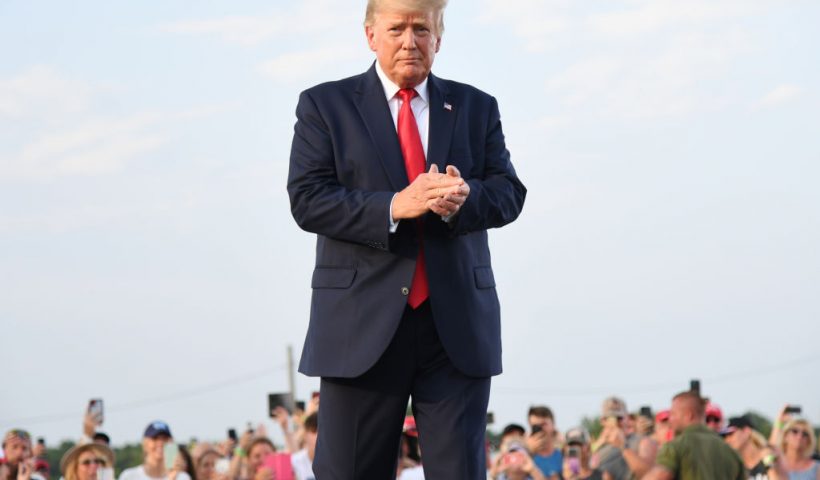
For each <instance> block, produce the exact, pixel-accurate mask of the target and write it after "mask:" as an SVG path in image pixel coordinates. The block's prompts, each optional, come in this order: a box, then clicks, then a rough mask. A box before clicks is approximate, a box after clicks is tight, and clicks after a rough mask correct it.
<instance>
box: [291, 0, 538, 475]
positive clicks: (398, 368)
mask: <svg viewBox="0 0 820 480" xmlns="http://www.w3.org/2000/svg"><path fill="white" fill-rule="evenodd" d="M446 3H447V2H446V0H369V2H368V6H367V12H366V18H365V34H366V36H367V42H368V44H369V46H370V48H371V50H373V51H374V52H375V54H376V62H375V63H374V64H373V66H372V67H371V68H370V69H369V70H368V71H367V72H365V73H364V74H361V75H357V76H354V77H350V78H347V79H344V80H339V81H335V82H328V83H324V84H321V85H318V86H315V87H313V88H311V89H308V90H306V91H305V92H303V93H302V94H301V96H300V98H299V104H298V106H297V107H296V116H297V122H296V126H295V127H294V137H293V146H292V150H291V157H290V172H289V175H288V193H289V195H290V202H291V211H292V213H293V217H294V218H295V220H296V222H297V223H298V224H299V226H300V227H301V228H303V229H304V230H306V231H309V232H313V233H316V234H317V244H316V264H315V269H314V271H313V279H312V288H313V297H312V301H311V315H310V324H309V327H308V332H307V338H306V340H305V345H304V348H303V351H302V359H301V362H300V366H299V370H300V371H301V372H302V373H304V374H306V375H310V376H320V377H321V398H322V406H321V408H320V409H319V423H320V424H321V425H322V428H321V430H320V432H319V439H318V443H317V447H316V448H317V451H316V457H315V460H314V464H313V468H314V472H315V473H316V478H317V479H318V480H336V479H346V480H349V479H365V480H380V479H389V478H394V477H395V473H396V462H397V458H398V452H399V441H400V436H401V430H402V424H403V419H404V416H405V411H406V409H407V404H408V400H409V399H410V398H412V409H413V413H414V415H415V419H416V423H417V425H418V429H419V442H420V445H421V451H422V457H423V460H424V462H423V463H424V470H425V476H426V478H427V479H428V480H439V479H441V480H459V479H464V480H474V479H479V478H484V477H485V476H486V463H485V460H484V432H485V415H486V410H487V402H488V398H489V392H490V377H491V376H493V375H497V374H499V373H501V335H500V315H499V304H498V297H497V295H496V290H495V280H494V277H493V271H492V266H491V262H490V251H489V247H488V244H487V229H489V228H494V227H501V226H503V225H506V224H507V223H510V222H512V221H513V220H515V219H516V218H517V217H518V215H519V213H520V212H521V209H522V207H523V204H524V197H525V195H526V189H525V188H524V186H523V184H522V183H521V182H520V181H519V180H518V178H517V177H516V174H515V170H514V169H513V166H512V164H511V163H510V154H509V152H508V151H507V149H506V147H505V144H504V134H503V132H502V130H501V122H500V117H499V112H498V105H497V103H496V101H495V99H494V98H493V97H491V96H489V95H487V94H486V93H483V92H481V91H479V90H477V89H475V88H473V87H471V86H468V85H465V84H461V83H456V82H453V81H449V80H443V79H440V78H438V77H436V76H434V75H432V74H431V73H430V69H431V67H432V64H433V59H434V57H435V54H436V53H437V52H438V50H439V47H440V45H441V34H442V32H443V13H444V8H445V6H446Z"/></svg>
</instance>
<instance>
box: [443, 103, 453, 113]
mask: <svg viewBox="0 0 820 480" xmlns="http://www.w3.org/2000/svg"><path fill="white" fill-rule="evenodd" d="M444 109H445V110H447V111H449V112H452V111H453V106H452V105H450V104H449V103H447V102H444Z"/></svg>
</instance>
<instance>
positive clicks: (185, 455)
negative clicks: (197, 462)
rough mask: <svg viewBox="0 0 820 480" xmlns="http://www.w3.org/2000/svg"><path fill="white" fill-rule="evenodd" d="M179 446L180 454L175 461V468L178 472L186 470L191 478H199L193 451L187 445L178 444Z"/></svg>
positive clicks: (192, 479) (194, 479)
mask: <svg viewBox="0 0 820 480" xmlns="http://www.w3.org/2000/svg"><path fill="white" fill-rule="evenodd" d="M177 446H178V447H179V455H177V459H176V462H175V463H174V470H176V471H178V472H185V473H187V474H188V476H189V477H191V480H197V477H196V469H195V468H194V461H193V459H192V458H191V452H189V451H188V447H186V446H185V445H182V444H180V445H177Z"/></svg>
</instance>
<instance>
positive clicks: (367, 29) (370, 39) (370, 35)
mask: <svg viewBox="0 0 820 480" xmlns="http://www.w3.org/2000/svg"><path fill="white" fill-rule="evenodd" d="M364 35H365V37H367V45H368V46H369V47H370V50H373V51H374V52H375V51H376V41H375V38H374V36H375V35H376V31H375V30H374V29H373V25H365V26H364Z"/></svg>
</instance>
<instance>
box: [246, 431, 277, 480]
mask: <svg viewBox="0 0 820 480" xmlns="http://www.w3.org/2000/svg"><path fill="white" fill-rule="evenodd" d="M271 453H276V447H274V446H273V442H271V441H270V439H268V437H256V438H254V439H253V440H252V441H251V444H250V446H248V465H247V467H248V468H247V475H248V479H250V480H272V479H273V472H272V471H271V470H270V469H269V468H267V467H265V466H263V464H264V461H265V457H267V456H268V455H270V454H271Z"/></svg>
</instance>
